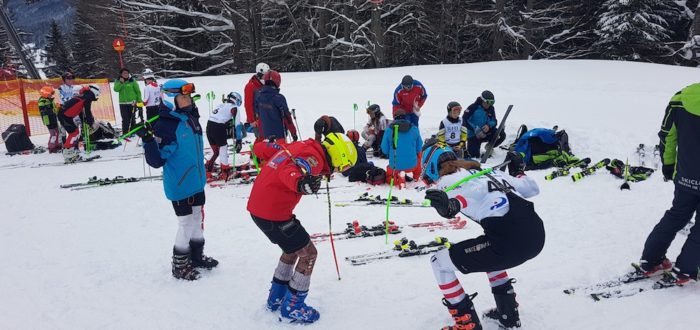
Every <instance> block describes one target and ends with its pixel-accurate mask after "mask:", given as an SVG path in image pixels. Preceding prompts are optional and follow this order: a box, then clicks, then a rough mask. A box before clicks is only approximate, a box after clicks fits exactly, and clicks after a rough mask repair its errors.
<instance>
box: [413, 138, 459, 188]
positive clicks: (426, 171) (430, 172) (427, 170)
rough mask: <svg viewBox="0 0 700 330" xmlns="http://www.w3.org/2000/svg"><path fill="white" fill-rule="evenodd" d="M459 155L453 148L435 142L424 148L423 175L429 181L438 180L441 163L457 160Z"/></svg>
mask: <svg viewBox="0 0 700 330" xmlns="http://www.w3.org/2000/svg"><path fill="white" fill-rule="evenodd" d="M456 159H457V155H456V154H455V153H454V151H452V148H449V147H445V146H442V145H440V144H435V145H433V146H431V147H429V148H427V149H425V150H423V159H421V166H422V169H423V170H422V173H423V175H422V177H423V179H424V180H426V181H427V182H428V183H431V182H437V180H438V179H440V175H439V174H438V172H439V171H440V164H442V163H443V162H446V161H448V160H456Z"/></svg>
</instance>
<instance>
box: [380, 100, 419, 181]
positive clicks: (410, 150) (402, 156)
mask: <svg viewBox="0 0 700 330" xmlns="http://www.w3.org/2000/svg"><path fill="white" fill-rule="evenodd" d="M394 118H396V119H395V120H394V121H393V122H391V124H389V127H387V131H386V132H385V134H384V137H383V138H382V152H384V154H386V155H387V156H388V157H389V166H387V168H386V179H387V183H390V182H391V177H392V176H393V177H394V184H395V185H397V186H398V187H399V188H400V187H402V186H403V185H405V178H404V177H402V176H401V175H400V172H402V171H411V172H413V179H414V180H417V179H419V178H420V172H421V167H420V163H419V161H420V152H421V148H422V146H423V139H421V136H420V132H419V131H418V127H416V126H414V125H413V124H411V122H410V121H408V120H407V119H406V116H405V113H404V112H403V110H401V109H398V110H396V113H395V116H394Z"/></svg>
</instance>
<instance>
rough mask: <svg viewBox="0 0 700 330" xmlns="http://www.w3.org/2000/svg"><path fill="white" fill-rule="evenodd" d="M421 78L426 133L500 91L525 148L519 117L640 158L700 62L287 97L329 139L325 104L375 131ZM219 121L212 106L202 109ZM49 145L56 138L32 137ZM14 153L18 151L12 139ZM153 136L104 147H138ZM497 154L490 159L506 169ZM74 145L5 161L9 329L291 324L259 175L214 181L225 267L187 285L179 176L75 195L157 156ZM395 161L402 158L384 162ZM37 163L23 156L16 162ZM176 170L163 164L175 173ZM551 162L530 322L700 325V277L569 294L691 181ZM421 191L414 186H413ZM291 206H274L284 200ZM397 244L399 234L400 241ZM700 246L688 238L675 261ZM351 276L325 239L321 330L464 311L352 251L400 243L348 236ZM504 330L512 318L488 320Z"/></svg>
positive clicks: (340, 79) (339, 83) (489, 75)
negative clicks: (180, 258)
mask: <svg viewBox="0 0 700 330" xmlns="http://www.w3.org/2000/svg"><path fill="white" fill-rule="evenodd" d="M404 74H411V75H413V77H414V78H415V79H418V80H420V81H421V82H423V84H424V85H425V86H426V88H427V90H428V94H429V97H428V101H427V103H426V105H425V107H424V109H423V115H422V117H421V119H420V123H421V133H422V134H423V136H424V137H426V136H429V134H432V133H435V132H436V131H437V127H438V125H439V121H440V120H441V119H442V118H443V117H444V116H445V114H446V111H445V107H446V104H447V103H448V102H449V101H452V100H456V101H459V102H460V103H462V105H463V106H466V105H468V104H469V103H470V102H472V101H473V100H474V99H475V98H476V96H477V95H479V93H480V92H481V91H482V90H483V89H490V90H491V91H493V92H494V94H495V95H496V110H497V114H498V116H499V118H500V116H502V115H503V112H504V110H505V108H506V107H507V105H508V104H513V105H514V106H515V107H514V109H513V112H512V113H511V115H510V118H509V120H508V123H509V124H508V125H507V129H506V132H507V133H508V135H509V136H508V139H507V140H506V141H509V140H511V139H512V137H513V135H514V134H515V130H516V129H517V127H518V126H519V124H521V123H524V124H527V125H528V127H530V128H534V127H552V126H553V125H559V127H560V129H566V130H567V132H568V133H569V137H570V143H571V146H572V148H573V151H574V152H575V153H576V154H577V155H578V156H588V157H591V158H592V159H593V160H594V161H597V160H600V159H602V158H604V157H610V158H620V159H623V160H624V159H625V158H627V157H629V158H630V161H631V162H632V163H633V165H636V164H634V162H635V161H636V158H635V156H634V149H635V147H636V146H637V145H638V144H639V143H644V144H647V145H654V144H656V143H657V142H658V138H657V137H656V133H657V131H658V128H659V126H660V123H661V119H662V116H663V111H664V108H665V106H666V103H667V102H668V100H669V98H670V97H671V96H672V95H673V94H674V93H675V92H676V91H678V90H680V89H681V88H683V87H685V86H686V85H688V84H690V83H693V82H696V81H697V75H698V70H697V69H693V68H682V67H673V66H664V65H653V64H640V63H626V62H606V61H510V62H492V63H479V64H463V65H432V66H420V67H404V68H391V69H377V70H362V71H340V72H319V73H283V75H282V92H283V94H285V95H286V97H287V100H288V102H289V105H290V107H292V108H296V109H297V116H298V120H299V125H300V126H301V132H302V136H303V137H309V136H311V134H312V127H313V122H314V120H315V119H316V118H318V117H319V116H320V115H322V114H329V115H333V116H336V117H337V118H338V119H339V120H340V121H341V122H342V123H343V124H344V126H345V128H346V129H348V128H352V127H353V126H354V124H353V112H352V104H353V103H358V104H359V105H360V109H361V110H360V111H358V112H357V113H356V116H357V117H356V124H355V126H356V127H357V129H361V127H362V125H363V124H364V123H365V121H366V115H365V114H364V111H362V109H364V107H365V105H366V103H367V101H368V100H371V101H372V102H373V103H378V104H380V105H381V107H382V109H384V111H385V113H389V112H390V111H389V109H390V102H391V93H392V91H393V90H394V88H395V87H396V85H397V84H398V83H399V81H400V79H401V77H402V76H403V75H404ZM249 77H250V74H244V75H231V76H219V77H203V78H193V79H192V81H193V82H195V84H196V86H197V90H198V92H200V93H201V94H204V93H205V92H207V91H210V90H213V91H215V92H216V93H217V95H221V94H223V93H227V92H229V91H239V92H241V93H242V90H243V86H244V84H245V82H246V81H247V79H248V78H249ZM115 99H116V98H115ZM199 106H200V109H201V110H202V113H204V115H203V118H202V119H201V123H202V124H203V125H204V124H205V123H206V120H207V116H206V112H207V110H208V105H207V104H206V101H205V100H203V101H200V103H199ZM32 139H33V140H34V142H35V143H37V144H40V145H43V144H45V142H46V137H45V136H39V137H32ZM0 149H3V150H2V151H4V146H2V147H0ZM140 152H141V148H139V147H137V146H136V145H135V143H133V142H132V143H130V144H127V145H126V147H119V148H117V149H115V150H110V151H98V152H97V153H98V154H101V155H102V157H103V158H110V157H120V156H124V155H132V154H138V153H140ZM503 156H504V151H503V150H500V149H497V151H496V156H495V157H494V158H492V159H491V160H490V163H494V164H495V163H496V162H500V161H501V160H502V159H503ZM61 161H62V159H61V156H60V155H49V154H40V155H29V156H14V157H9V156H0V182H1V183H2V186H3V188H2V189H1V190H0V210H2V225H3V230H2V231H0V248H1V250H2V251H3V253H2V254H3V266H2V267H0V306H1V307H2V308H0V328H1V329H76V328H78V329H218V328H222V329H223V328H226V329H285V328H289V325H282V324H279V322H278V321H277V316H276V315H274V314H272V313H269V312H266V311H265V310H264V307H263V306H264V302H265V298H266V297H267V290H268V288H269V282H270V279H271V277H272V273H273V270H274V267H275V265H276V263H277V259H278V257H279V255H280V251H279V249H278V248H277V247H276V246H274V245H272V244H271V243H270V242H269V241H268V240H267V239H266V238H265V237H264V236H263V234H262V233H261V232H260V231H259V230H258V229H257V227H256V226H255V225H254V224H253V223H252V221H251V220H250V217H249V215H248V213H247V212H246V210H245V206H246V201H247V200H246V196H247V195H248V193H249V190H250V186H230V187H226V188H224V189H218V188H207V204H206V230H205V236H206V238H207V245H206V249H205V253H207V254H209V255H211V256H214V257H216V258H218V259H219V261H220V262H221V264H220V266H219V267H218V268H217V269H215V270H213V271H210V272H205V273H204V276H203V278H202V279H201V280H199V281H196V282H193V283H187V282H183V281H178V280H175V279H173V278H172V277H171V276H170V257H171V252H172V244H173V241H174V236H175V231H176V220H175V216H174V214H173V210H172V208H171V206H170V203H169V202H168V201H166V199H165V198H164V196H163V192H162V187H161V182H160V181H154V182H139V183H132V184H123V185H115V186H110V187H102V188H96V189H86V190H80V191H68V190H66V189H60V188H59V185H60V184H65V183H72V182H81V181H86V180H87V178H88V177H89V176H98V177H102V178H104V177H114V176H116V175H122V176H127V177H129V176H141V175H144V173H145V174H148V173H149V170H148V169H146V168H145V167H144V162H143V160H142V158H133V159H130V160H113V161H107V162H94V163H84V164H76V165H70V166H57V167H51V166H49V167H39V168H32V167H31V166H32V165H35V164H39V163H46V162H61ZM380 163H381V164H382V165H384V164H385V163H384V162H380ZM12 164H15V165H20V164H22V165H23V166H21V167H14V168H13V167H12V166H10V165H12ZM159 171H160V170H155V169H152V170H150V173H153V174H157V173H158V172H159ZM546 173H548V171H532V172H529V173H528V174H529V175H531V176H532V177H534V178H535V179H536V180H537V181H538V183H539V184H540V187H541V194H540V195H539V196H537V197H535V198H534V199H533V201H534V202H535V204H536V209H537V211H538V213H539V214H540V216H541V217H542V219H544V221H545V225H546V230H547V242H546V246H545V248H544V251H543V252H542V253H541V254H540V255H539V256H538V257H537V258H535V259H533V260H531V261H529V262H527V263H525V264H524V265H522V266H519V267H517V268H515V269H512V270H510V271H509V274H510V275H511V276H512V277H515V278H517V279H518V283H517V284H516V285H515V289H516V292H517V293H518V300H519V302H520V305H521V309H520V310H521V318H522V323H523V329H587V330H590V329H642V328H645V329H646V328H649V329H659V328H668V329H687V328H696V327H697V318H696V317H695V316H693V315H696V314H695V313H696V312H697V304H698V296H699V293H700V288H699V287H698V286H697V285H692V286H689V287H686V288H673V289H668V290H662V291H655V292H644V293H641V294H638V295H636V296H634V297H627V298H621V299H614V300H607V301H601V302H593V301H592V300H591V299H589V298H587V297H585V296H567V295H564V294H563V293H562V289H564V288H566V287H570V286H573V285H577V284H588V283H595V282H598V281H601V280H605V279H609V278H611V277H614V276H615V275H617V274H619V273H622V272H624V271H626V270H627V268H628V265H629V263H630V262H632V261H636V260H637V259H638V258H639V256H640V253H641V250H642V246H643V243H644V240H645V238H646V235H647V234H648V232H649V231H650V230H651V228H652V227H653V226H654V224H655V223H656V222H657V221H658V220H659V219H660V217H661V216H662V214H663V212H664V211H665V210H666V209H667V208H668V207H669V206H670V202H671V200H672V192H673V185H672V184H670V183H664V182H663V180H662V176H661V174H660V173H655V174H654V175H653V176H652V177H651V178H650V179H649V180H647V181H644V182H641V183H634V184H632V189H631V190H630V191H620V190H619V189H618V187H619V185H620V183H621V181H620V180H618V179H616V178H614V177H613V176H611V175H609V174H607V173H606V171H601V172H599V173H598V174H596V175H594V176H592V177H589V178H586V179H585V180H583V181H581V182H578V183H573V182H572V181H571V180H570V179H568V178H562V179H558V180H555V181H552V182H549V181H545V180H544V178H543V177H544V175H545V174H546ZM331 185H332V186H338V187H340V188H337V189H332V190H331V198H332V199H333V200H334V201H342V200H351V199H354V198H355V197H356V196H357V195H359V194H360V193H362V192H365V191H369V192H370V193H372V194H386V193H387V191H388V189H386V188H377V187H370V186H366V185H355V184H349V183H348V182H347V181H346V180H345V179H343V178H339V177H336V178H335V180H334V181H332V183H331ZM394 194H395V195H398V196H399V197H402V198H411V199H413V200H421V199H422V196H421V193H420V192H418V191H416V190H414V189H411V187H409V189H404V190H401V191H395V192H394ZM271 207H274V201H271ZM296 214H297V215H298V217H299V218H300V219H301V220H302V223H303V224H304V226H305V227H306V228H307V230H308V231H309V232H310V233H314V232H323V231H327V230H328V214H327V202H326V196H325V195H319V196H318V197H315V196H306V197H304V198H302V202H301V203H300V204H299V206H298V207H297V208H296ZM390 218H391V219H392V220H394V221H396V222H397V223H398V224H409V223H414V222H422V221H429V220H438V219H439V216H438V215H437V213H436V212H435V211H434V210H433V209H432V208H392V209H391V215H390ZM383 219H384V208H382V207H343V208H340V207H335V206H334V207H333V209H332V220H333V228H334V229H335V230H341V229H343V228H344V226H345V223H346V222H350V221H352V220H359V221H360V223H362V224H368V225H371V224H376V223H379V222H380V221H382V220H383ZM480 233H481V229H480V227H479V226H478V225H476V224H474V223H472V222H470V223H469V224H468V225H467V228H466V229H463V230H452V231H439V232H428V231H426V230H422V229H406V230H405V231H404V234H405V235H406V236H407V237H409V238H410V239H413V240H416V241H427V240H430V239H432V238H433V237H435V236H436V235H441V236H445V237H448V238H449V239H450V240H452V241H460V240H463V239H466V238H471V237H475V236H477V235H479V234H480ZM394 238H395V237H392V239H394ZM682 241H683V239H682V238H679V239H677V241H676V242H674V244H673V245H672V246H671V249H670V251H669V256H670V257H671V259H674V258H675V256H676V255H677V254H678V252H679V251H680V246H681V244H682ZM335 246H336V250H337V253H338V259H339V262H340V273H341V276H342V280H340V281H338V279H337V277H336V274H335V266H334V264H333V257H332V253H331V249H330V244H329V243H328V242H322V243H319V244H318V245H317V247H318V250H319V258H318V262H317V265H316V268H315V270H314V274H313V277H312V284H311V290H310V295H309V299H308V301H307V302H308V303H309V304H311V305H312V306H315V307H317V308H318V309H319V311H320V312H321V319H320V321H318V322H317V323H316V324H314V325H310V326H308V328H309V329H358V328H363V329H389V328H394V329H436V328H440V327H442V326H443V325H446V324H449V323H450V322H451V319H450V317H449V315H448V313H447V311H446V310H445V308H444V307H443V306H442V304H441V303H440V299H441V294H440V291H439V290H438V288H437V286H436V284H435V281H434V279H433V275H432V271H431V268H430V265H429V261H428V258H427V257H416V258H408V259H398V260H393V259H392V260H387V261H384V262H377V263H373V264H369V265H364V266H356V267H355V266H350V265H349V264H348V263H346V262H345V261H344V260H343V259H344V257H345V256H349V255H355V254H359V253H367V252H374V251H379V250H382V249H388V248H390V245H385V244H384V238H383V237H377V238H367V239H355V240H343V241H337V242H336V244H335ZM460 279H461V281H462V285H463V286H464V288H465V290H466V291H468V292H476V291H478V292H479V293H480V295H479V296H478V297H477V298H476V299H475V305H476V308H477V310H480V311H483V310H485V309H487V308H490V307H492V306H493V305H494V301H493V298H492V295H491V294H490V290H489V287H488V281H487V278H486V276H485V275H483V274H471V275H463V276H460ZM485 328H486V329H495V328H496V327H494V326H493V325H487V326H486V327H485Z"/></svg>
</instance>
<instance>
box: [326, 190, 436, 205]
mask: <svg viewBox="0 0 700 330" xmlns="http://www.w3.org/2000/svg"><path fill="white" fill-rule="evenodd" d="M386 203H387V200H386V198H384V197H382V196H380V195H370V194H369V193H367V192H365V193H363V194H362V195H360V196H359V197H357V199H355V200H352V201H339V202H337V203H335V206H338V207H344V206H355V205H358V206H364V205H380V206H381V205H386ZM391 206H404V207H406V206H408V207H424V206H423V205H422V204H420V203H414V202H413V201H411V200H410V199H402V198H398V197H397V196H391Z"/></svg>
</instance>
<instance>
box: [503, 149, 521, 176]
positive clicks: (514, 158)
mask: <svg viewBox="0 0 700 330" xmlns="http://www.w3.org/2000/svg"><path fill="white" fill-rule="evenodd" d="M506 159H507V160H510V163H508V174H510V176H515V177H517V176H518V175H522V174H525V161H523V157H522V156H521V155H520V153H519V152H516V151H509V152H508V155H506Z"/></svg>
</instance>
